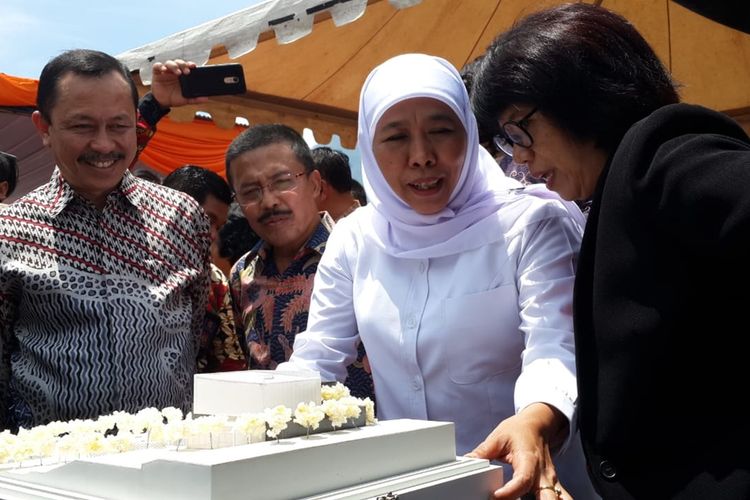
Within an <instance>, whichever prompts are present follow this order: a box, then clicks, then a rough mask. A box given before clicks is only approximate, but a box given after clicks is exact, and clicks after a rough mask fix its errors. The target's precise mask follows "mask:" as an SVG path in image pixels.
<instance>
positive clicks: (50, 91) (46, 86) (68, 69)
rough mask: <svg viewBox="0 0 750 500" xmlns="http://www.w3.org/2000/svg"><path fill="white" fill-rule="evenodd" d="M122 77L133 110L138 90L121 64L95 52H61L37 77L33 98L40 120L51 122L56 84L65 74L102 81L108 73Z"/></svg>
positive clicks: (126, 69)
mask: <svg viewBox="0 0 750 500" xmlns="http://www.w3.org/2000/svg"><path fill="white" fill-rule="evenodd" d="M112 72H114V73H117V74H118V75H120V76H122V77H123V78H124V79H125V81H126V82H128V85H130V92H131V94H132V97H133V109H137V108H138V89H137V88H136V86H135V82H134V81H133V79H132V78H131V77H130V71H129V70H128V68H127V67H126V66H125V65H124V64H122V63H121V62H120V61H118V60H117V59H115V58H114V57H112V56H110V55H109V54H105V53H104V52H99V51H98V50H87V49H75V50H68V51H66V52H63V53H62V54H60V55H59V56H57V57H55V58H54V59H52V60H51V61H50V62H48V63H47V64H46V65H45V66H44V69H42V74H41V75H40V76H39V86H38V88H37V94H36V107H37V109H38V110H39V112H40V113H41V114H42V117H43V118H44V119H45V120H47V122H49V121H50V114H51V113H52V108H53V107H54V106H55V103H56V102H57V91H58V88H57V87H58V85H57V83H58V82H59V81H60V80H61V79H62V78H63V77H64V76H65V75H67V74H68V73H73V74H76V75H80V76H85V77H88V78H101V77H103V76H105V75H108V74H109V73H112Z"/></svg>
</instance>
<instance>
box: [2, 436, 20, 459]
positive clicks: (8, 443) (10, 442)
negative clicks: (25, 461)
mask: <svg viewBox="0 0 750 500" xmlns="http://www.w3.org/2000/svg"><path fill="white" fill-rule="evenodd" d="M17 441H18V436H16V435H15V434H11V432H10V431H3V432H0V464H5V463H8V462H10V461H12V460H13V450H14V449H15V448H16V443H17Z"/></svg>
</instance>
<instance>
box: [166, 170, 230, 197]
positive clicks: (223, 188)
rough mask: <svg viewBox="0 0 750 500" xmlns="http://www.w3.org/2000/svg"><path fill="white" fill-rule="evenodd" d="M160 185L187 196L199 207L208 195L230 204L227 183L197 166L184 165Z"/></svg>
mask: <svg viewBox="0 0 750 500" xmlns="http://www.w3.org/2000/svg"><path fill="white" fill-rule="evenodd" d="M161 184H162V186H166V187H168V188H172V189H176V190H177V191H182V192H183V193H187V194H189V195H190V196H192V197H193V199H195V201H197V202H198V203H199V204H201V205H202V204H203V203H205V201H206V198H208V195H213V196H214V197H215V198H216V199H217V200H219V201H221V202H224V203H226V204H227V205H229V204H230V203H232V191H231V190H230V189H229V185H228V184H227V181H225V180H224V179H222V178H221V176H220V175H219V174H217V173H216V172H212V171H211V170H208V169H207V168H204V167H199V166H198V165H184V166H182V167H180V168H178V169H176V170H173V171H172V172H171V173H170V174H169V175H167V176H166V177H165V178H164V180H163V181H162V182H161Z"/></svg>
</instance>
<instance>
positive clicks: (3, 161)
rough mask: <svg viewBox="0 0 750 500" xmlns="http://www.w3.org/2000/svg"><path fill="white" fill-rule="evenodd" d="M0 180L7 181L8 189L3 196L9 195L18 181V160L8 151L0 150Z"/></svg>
mask: <svg viewBox="0 0 750 500" xmlns="http://www.w3.org/2000/svg"><path fill="white" fill-rule="evenodd" d="M0 182H7V183H8V191H6V193H5V196H6V197H7V196H10V195H11V194H13V191H14V190H15V189H16V183H17V182H18V161H17V160H16V157H15V156H13V155H12V154H10V153H4V152H2V151H0Z"/></svg>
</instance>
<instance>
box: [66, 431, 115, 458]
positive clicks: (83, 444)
mask: <svg viewBox="0 0 750 500" xmlns="http://www.w3.org/2000/svg"><path fill="white" fill-rule="evenodd" d="M75 441H76V445H77V449H78V452H79V453H81V454H82V455H101V454H103V453H107V452H109V451H110V447H109V446H108V445H109V443H108V442H107V440H106V439H105V437H104V435H103V434H100V433H98V432H86V433H83V434H79V435H77V436H75Z"/></svg>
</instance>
